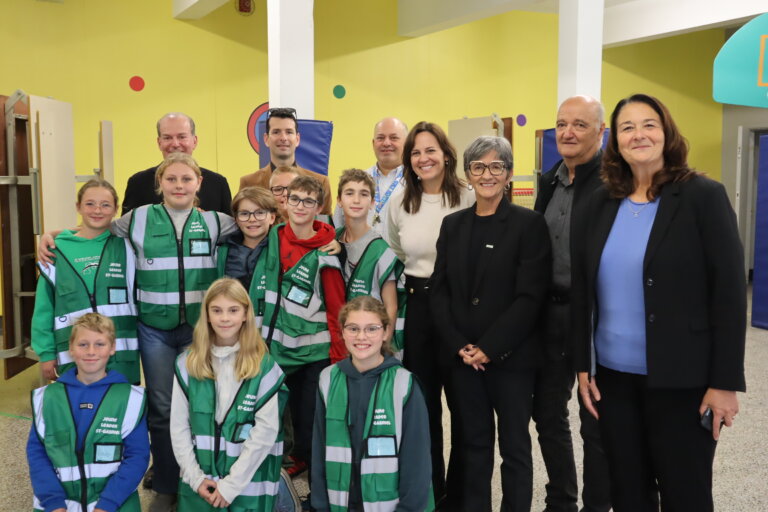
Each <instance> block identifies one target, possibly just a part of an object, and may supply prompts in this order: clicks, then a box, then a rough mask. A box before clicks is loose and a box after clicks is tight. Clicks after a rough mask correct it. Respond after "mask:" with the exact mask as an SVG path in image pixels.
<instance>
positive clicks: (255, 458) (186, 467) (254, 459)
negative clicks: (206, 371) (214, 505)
mask: <svg viewBox="0 0 768 512" xmlns="http://www.w3.org/2000/svg"><path fill="white" fill-rule="evenodd" d="M239 349H240V344H239V343H236V344H235V345H234V346H231V347H218V346H212V347H211V355H212V356H213V357H212V358H211V367H212V368H213V373H214V374H215V375H216V422H217V423H221V422H222V421H223V420H224V417H225V416H226V414H227V411H228V410H229V408H230V406H231V405H232V401H233V400H234V399H235V395H236V394H237V391H238V389H239V388H240V384H241V383H242V380H240V379H237V378H235V358H236V357H237V351H238V350H239ZM279 426H280V416H279V408H278V402H277V394H275V395H274V396H272V398H270V399H269V400H268V401H267V403H265V404H264V406H263V407H261V409H259V410H258V411H256V414H255V416H254V425H253V428H251V431H250V433H249V434H248V439H246V440H245V441H244V442H243V450H242V452H241V453H240V456H239V457H238V458H237V461H236V462H235V463H234V464H233V465H232V468H230V470H229V474H228V475H227V476H225V477H224V478H222V479H221V480H219V482H218V484H217V486H218V489H219V493H221V495H222V496H223V497H224V499H225V500H227V501H228V502H229V503H232V501H234V499H235V498H237V497H238V496H239V495H240V493H241V492H242V491H243V489H245V487H246V486H247V485H248V483H250V481H251V479H252V478H253V475H254V473H256V470H257V469H259V466H260V465H261V463H262V462H264V459H265V458H266V457H267V455H268V454H269V452H270V451H271V450H272V447H273V446H274V444H275V440H277V432H278V429H279ZM171 445H172V446H173V454H174V455H175V456H176V462H178V463H179V469H180V470H181V479H182V480H183V481H184V483H186V484H188V485H189V486H190V487H191V488H192V489H193V490H194V491H195V492H197V489H198V488H199V487H200V485H201V484H202V483H203V479H205V478H206V475H205V473H203V470H202V469H200V465H199V464H198V463H197V458H196V457H195V449H194V444H193V443H192V430H191V428H190V425H189V402H188V401H187V396H186V395H185V394H184V391H183V390H182V389H181V386H180V385H179V382H178V380H177V379H176V377H175V376H174V378H173V399H172V402H171Z"/></svg>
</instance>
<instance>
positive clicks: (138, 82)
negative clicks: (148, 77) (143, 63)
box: [128, 75, 144, 92]
mask: <svg viewBox="0 0 768 512" xmlns="http://www.w3.org/2000/svg"><path fill="white" fill-rule="evenodd" d="M128 85H129V86H130V88H131V89H133V90H134V91H137V92H138V91H140V90H142V89H144V79H143V78H141V77H140V76H138V75H136V76H132V77H131V79H130V80H128Z"/></svg>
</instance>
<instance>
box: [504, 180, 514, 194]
mask: <svg viewBox="0 0 768 512" xmlns="http://www.w3.org/2000/svg"><path fill="white" fill-rule="evenodd" d="M504 190H506V191H507V192H509V191H510V190H512V182H511V181H510V182H508V183H507V184H506V185H505V186H504Z"/></svg>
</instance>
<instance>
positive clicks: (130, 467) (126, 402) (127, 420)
mask: <svg viewBox="0 0 768 512" xmlns="http://www.w3.org/2000/svg"><path fill="white" fill-rule="evenodd" d="M69 352H70V355H71V356H72V359H73V360H74V362H75V365H76V367H75V368H71V369H69V370H68V371H66V372H65V373H64V374H63V375H62V376H61V377H59V380H57V381H56V382H54V383H52V384H49V385H47V386H45V387H42V388H38V389H36V390H34V391H33V392H32V414H33V422H32V429H31V430H30V433H29V441H28V442H27V460H28V462H29V468H30V479H31V481H32V489H33V490H34V505H33V507H34V509H35V510H36V511H43V510H45V511H54V512H59V511H64V510H83V511H84V510H93V511H95V512H114V511H116V510H120V511H121V512H138V511H139V510H141V507H140V504H139V495H138V493H137V492H136V488H137V487H138V485H139V482H140V481H141V478H142V476H144V471H145V470H146V469H147V464H148V463H149V438H148V436H147V421H146V414H145V411H146V403H145V402H146V400H145V397H144V389H143V388H141V387H139V386H132V385H130V384H129V383H128V381H127V380H126V379H125V377H124V376H123V375H122V374H120V373H118V372H116V371H113V370H110V371H107V369H106V368H107V361H108V360H109V358H110V356H111V355H113V354H114V353H115V326H114V324H113V323H112V320H110V319H109V318H108V317H106V316H103V315H100V314H99V313H87V314H85V315H83V316H81V317H80V318H79V319H78V320H77V321H76V322H75V325H74V326H73V327H72V333H71V335H70V339H69Z"/></svg>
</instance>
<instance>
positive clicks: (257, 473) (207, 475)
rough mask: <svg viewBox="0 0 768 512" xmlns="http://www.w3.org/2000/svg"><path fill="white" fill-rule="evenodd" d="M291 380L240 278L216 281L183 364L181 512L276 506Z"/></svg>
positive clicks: (177, 400) (177, 435)
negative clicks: (263, 333)
mask: <svg viewBox="0 0 768 512" xmlns="http://www.w3.org/2000/svg"><path fill="white" fill-rule="evenodd" d="M284 380H285V375H284V374H283V372H282V370H281V369H280V367H279V366H278V365H277V364H276V363H275V360H274V359H272V357H271V356H270V355H269V350H268V348H267V346H266V344H265V343H264V340H263V339H262V338H261V336H260V335H259V331H258V329H257V327H256V323H255V319H254V314H253V306H252V304H251V301H250V298H249V297H248V292H246V291H245V289H244V288H243V286H242V285H241V284H240V282H239V281H237V280H235V279H230V278H226V277H225V278H222V279H219V280H217V281H215V282H214V283H213V284H212V285H211V287H210V288H209V289H208V291H207V292H206V294H205V299H204V300H203V306H202V309H201V312H200V319H199V320H198V322H197V325H196V326H195V332H194V338H193V342H192V346H191V347H190V348H189V349H188V350H187V351H185V352H184V353H182V354H181V355H180V356H179V357H178V359H177V360H176V365H175V379H174V383H173V402H172V406H171V439H172V443H173V451H174V454H175V456H176V460H177V461H178V463H179V467H180V469H181V482H180V484H179V501H178V510H179V511H180V512H185V511H212V510H220V509H226V510H233V511H234V510H236V511H237V512H250V511H253V512H255V511H264V512H271V511H272V509H273V506H274V501H275V496H276V495H277V492H278V479H279V478H280V467H281V459H282V450H283V439H282V432H281V429H280V425H281V422H280V417H281V415H282V411H283V408H284V405H285V403H286V401H287V394H288V390H287V388H286V386H285V385H284V384H283V381H284Z"/></svg>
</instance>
